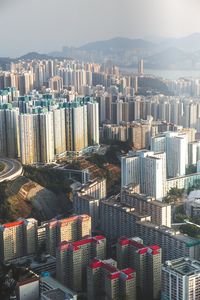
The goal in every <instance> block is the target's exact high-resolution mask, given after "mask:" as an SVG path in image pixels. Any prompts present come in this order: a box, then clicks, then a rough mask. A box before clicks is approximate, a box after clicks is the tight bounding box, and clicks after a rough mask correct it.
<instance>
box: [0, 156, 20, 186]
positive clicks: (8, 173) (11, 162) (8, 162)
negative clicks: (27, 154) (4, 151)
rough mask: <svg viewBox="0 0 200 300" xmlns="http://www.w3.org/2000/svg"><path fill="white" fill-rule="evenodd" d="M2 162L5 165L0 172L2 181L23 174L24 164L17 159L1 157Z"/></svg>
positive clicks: (0, 180)
mask: <svg viewBox="0 0 200 300" xmlns="http://www.w3.org/2000/svg"><path fill="white" fill-rule="evenodd" d="M0 163H2V164H4V165H5V168H4V169H3V171H2V172H0V182H2V181H4V180H13V179H15V178H17V177H18V176H20V175H21V174H22V171H23V169H22V165H21V163H20V162H19V161H18V160H16V159H10V158H0Z"/></svg>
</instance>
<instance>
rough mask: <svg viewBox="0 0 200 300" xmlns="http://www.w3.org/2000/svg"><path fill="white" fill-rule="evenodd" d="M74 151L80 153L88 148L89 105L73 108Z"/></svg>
mask: <svg viewBox="0 0 200 300" xmlns="http://www.w3.org/2000/svg"><path fill="white" fill-rule="evenodd" d="M72 115H73V119H72V126H73V151H75V152H80V151H82V150H83V149H85V148H87V147H88V127H87V105H79V104H77V105H76V106H74V107H73V110H72Z"/></svg>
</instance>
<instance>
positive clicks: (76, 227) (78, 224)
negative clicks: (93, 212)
mask: <svg viewBox="0 0 200 300" xmlns="http://www.w3.org/2000/svg"><path fill="white" fill-rule="evenodd" d="M88 235H91V217H90V216H88V215H79V216H73V217H70V218H66V219H62V220H52V221H50V222H49V223H47V225H46V246H47V251H48V253H49V254H51V255H53V256H55V255H56V247H57V245H59V244H60V243H61V242H63V241H68V242H75V241H78V240H79V239H82V238H83V237H85V236H88Z"/></svg>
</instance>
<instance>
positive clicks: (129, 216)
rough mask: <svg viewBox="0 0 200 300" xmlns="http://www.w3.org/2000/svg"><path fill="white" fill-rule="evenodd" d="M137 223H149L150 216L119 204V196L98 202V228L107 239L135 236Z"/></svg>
mask: <svg viewBox="0 0 200 300" xmlns="http://www.w3.org/2000/svg"><path fill="white" fill-rule="evenodd" d="M137 221H151V216H150V215H147V214H146V213H139V212H138V211H137V210H136V209H135V208H134V207H132V206H130V205H126V204H122V203H120V195H117V196H113V197H110V198H109V199H106V200H101V201H100V227H101V230H102V231H103V232H104V233H105V235H106V237H107V238H109V239H117V238H119V237H121V236H128V237H131V236H135V235H136V222H137Z"/></svg>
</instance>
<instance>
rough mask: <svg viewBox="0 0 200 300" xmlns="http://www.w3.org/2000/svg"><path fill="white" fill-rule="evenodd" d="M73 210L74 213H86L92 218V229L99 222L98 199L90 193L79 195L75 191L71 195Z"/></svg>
mask: <svg viewBox="0 0 200 300" xmlns="http://www.w3.org/2000/svg"><path fill="white" fill-rule="evenodd" d="M73 211H74V212H75V213H76V214H87V215H89V216H91V218H92V229H95V228H97V226H98V224H99V199H95V198H93V197H92V196H90V195H79V193H76V194H75V195H74V197H73Z"/></svg>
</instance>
